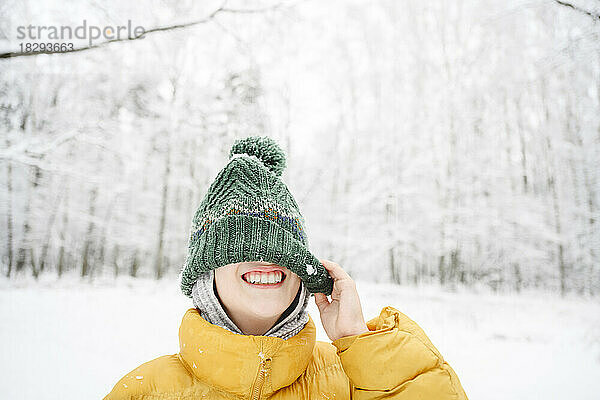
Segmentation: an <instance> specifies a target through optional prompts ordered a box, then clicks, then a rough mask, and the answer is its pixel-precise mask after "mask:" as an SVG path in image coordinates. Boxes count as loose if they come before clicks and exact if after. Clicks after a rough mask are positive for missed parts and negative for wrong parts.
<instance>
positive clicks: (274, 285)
mask: <svg viewBox="0 0 600 400" xmlns="http://www.w3.org/2000/svg"><path fill="white" fill-rule="evenodd" d="M241 279H242V281H243V282H244V283H245V284H246V285H248V286H252V287H253V288H256V289H276V288H278V287H280V286H281V285H283V282H285V279H283V280H282V281H281V282H278V283H262V284H254V283H250V282H246V280H245V279H244V278H241Z"/></svg>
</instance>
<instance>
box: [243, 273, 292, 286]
mask: <svg viewBox="0 0 600 400" xmlns="http://www.w3.org/2000/svg"><path fill="white" fill-rule="evenodd" d="M285 278H286V274H285V273H284V272H283V271H281V270H274V271H248V272H246V273H245V274H244V275H242V280H243V281H244V282H246V283H247V284H248V285H251V286H253V287H255V288H265V289H267V288H277V287H280V286H281V285H282V284H283V282H285Z"/></svg>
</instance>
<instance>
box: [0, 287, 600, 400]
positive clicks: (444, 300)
mask: <svg viewBox="0 0 600 400" xmlns="http://www.w3.org/2000/svg"><path fill="white" fill-rule="evenodd" d="M20 286H21V287H15V283H14V282H11V283H7V282H6V281H0V355H1V360H0V361H1V362H0V393H2V398H6V399H11V400H18V399H32V398H43V399H45V400H51V399H61V400H69V399H84V398H85V399H88V398H95V399H97V398H102V397H103V396H104V395H106V394H107V393H108V392H109V391H110V389H111V388H112V387H113V386H114V385H115V384H116V382H117V381H118V380H119V379H120V378H121V377H123V376H124V375H125V374H127V373H129V372H130V371H132V370H133V369H134V368H136V367H138V366H139V365H140V364H142V363H143V362H146V361H149V360H151V359H154V358H156V357H159V356H161V355H165V354H174V353H176V352H177V351H178V343H179V339H178V336H177V333H178V329H179V324H180V322H181V318H182V317H183V314H184V312H185V311H186V310H187V309H188V308H190V307H192V302H191V300H190V299H188V298H187V297H185V296H183V295H182V294H180V293H179V292H178V288H177V284H176V279H175V278H173V279H172V280H169V279H165V280H164V281H162V282H159V283H156V282H153V281H129V280H119V281H118V282H117V283H116V284H112V283H111V284H110V285H108V284H100V283H95V284H93V285H89V284H81V283H77V282H73V281H72V280H68V279H65V280H64V281H63V282H57V283H55V282H47V283H40V284H37V285H35V286H33V285H31V284H30V283H26V284H23V285H20ZM357 288H358V290H359V293H360V299H361V303H362V306H363V313H364V315H365V318H366V319H367V320H369V319H371V318H373V317H375V316H377V315H378V314H379V312H380V311H381V309H382V308H383V307H384V306H393V307H395V308H397V309H398V310H400V311H402V312H404V313H405V314H407V315H408V316H409V317H411V318H412V319H413V320H415V321H416V322H417V323H419V324H420V326H421V327H422V328H423V329H424V330H425V332H426V333H427V334H428V335H429V337H430V339H431V340H432V342H433V343H434V344H435V345H436V346H437V348H438V349H439V350H440V351H441V353H442V354H443V355H444V357H445V358H446V360H447V361H448V362H449V363H450V365H452V367H453V368H454V369H455V370H456V372H457V374H458V376H459V377H460V379H461V381H462V383H463V386H464V388H465V390H466V392H467V395H468V396H469V399H470V400H477V399H483V400H500V399H501V400H505V399H511V400H517V399H523V400H534V399H544V400H546V399H561V398H568V399H570V400H571V399H597V398H598V397H597V394H598V393H600V304H598V302H597V301H588V300H582V299H577V298H567V299H559V298H556V297H553V296H551V295H546V294H540V293H529V294H523V295H521V296H516V295H493V294H490V293H469V292H464V293H448V292H443V291H440V290H439V289H437V288H431V287H430V288H423V289H416V288H407V287H399V286H394V285H388V284H385V285H376V284H371V283H366V282H361V281H357ZM309 310H310V314H311V316H312V318H313V320H314V322H315V324H316V325H317V328H318V332H317V339H318V340H323V341H327V342H329V339H328V338H327V335H326V334H325V332H324V331H323V329H322V326H321V325H320V317H319V312H318V310H317V308H316V307H315V305H314V303H313V302H311V303H310V309H309ZM136 378H138V379H139V378H140V376H136ZM32 381H35V384H34V385H32V384H31V382H32Z"/></svg>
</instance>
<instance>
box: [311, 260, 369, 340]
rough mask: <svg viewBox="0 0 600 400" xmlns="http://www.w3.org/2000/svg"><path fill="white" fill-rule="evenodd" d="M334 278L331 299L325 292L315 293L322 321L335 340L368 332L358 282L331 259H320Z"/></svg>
mask: <svg viewBox="0 0 600 400" xmlns="http://www.w3.org/2000/svg"><path fill="white" fill-rule="evenodd" d="M319 261H321V263H322V264H323V265H324V266H325V269H327V271H328V272H329V275H330V276H331V277H332V278H333V291H332V292H331V301H330V300H329V299H328V298H327V296H325V295H324V294H323V293H315V304H316V305H317V307H318V308H319V313H320V314H321V323H322V324H323V328H325V332H326V333H327V336H328V337H329V339H330V340H331V341H332V342H333V341H335V340H337V339H339V338H342V337H345V336H352V335H358V334H360V333H363V332H368V331H369V328H367V324H366V323H365V319H364V317H363V313H362V308H361V305H360V299H359V298H358V292H357V291H356V284H355V283H354V281H353V280H352V278H351V277H350V275H348V274H347V273H346V271H344V270H343V269H342V267H340V266H339V265H337V264H336V263H334V262H331V261H329V260H319Z"/></svg>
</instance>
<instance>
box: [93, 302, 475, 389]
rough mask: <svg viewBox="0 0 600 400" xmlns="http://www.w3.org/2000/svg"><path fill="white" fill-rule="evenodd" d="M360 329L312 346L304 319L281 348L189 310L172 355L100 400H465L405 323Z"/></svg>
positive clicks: (389, 320)
mask: <svg viewBox="0 0 600 400" xmlns="http://www.w3.org/2000/svg"><path fill="white" fill-rule="evenodd" d="M367 327H368V328H369V332H364V333H361V334H360V335H353V336H346V337H343V338H340V339H337V340H335V341H334V342H333V343H326V342H320V341H319V342H317V341H316V329H315V324H314V322H313V320H312V318H310V317H309V321H308V322H307V323H306V325H305V326H304V328H303V329H302V330H301V331H300V332H299V333H298V334H296V335H295V336H294V337H292V338H290V339H288V340H284V339H281V338H278V337H270V336H253V335H239V334H235V333H232V332H230V331H228V330H226V329H224V328H222V327H220V326H217V325H213V324H211V323H209V322H207V321H206V320H204V319H203V318H202V317H201V316H200V314H199V313H198V311H197V310H196V309H195V308H190V309H189V310H187V312H186V313H185V315H184V317H183V320H182V323H181V326H180V328H179V346H180V351H179V353H177V354H171V355H165V356H162V357H159V358H156V359H154V360H152V361H149V362H147V363H144V364H142V365H140V366H139V367H138V368H136V369H134V370H133V371H131V372H129V373H128V374H127V375H125V376H124V377H123V378H121V380H119V381H118V382H117V384H116V385H115V386H114V388H113V389H112V391H111V392H110V393H109V394H108V395H107V396H106V397H105V398H104V400H121V399H139V400H141V399H144V400H159V399H160V400H167V399H173V400H174V399H186V400H187V399H189V400H192V399H273V400H277V399H329V400H332V399H336V400H342V399H344V400H345V399H361V400H366V399H398V400H409V399H432V400H446V399H448V400H449V399H458V400H466V399H467V396H466V395H465V392H464V390H463V388H462V386H461V384H460V381H459V380H458V377H457V376H456V374H455V373H454V371H453V370H452V368H451V367H450V366H449V365H448V364H447V363H446V362H445V361H444V359H443V358H442V356H441V355H440V353H439V352H438V351H437V349H436V348H435V347H434V346H433V344H431V342H430V341H429V339H428V338H427V336H426V335H425V333H424V332H423V331H422V330H421V328H419V326H418V325H417V324H416V323H415V322H413V321H412V320H410V319H409V318H408V317H407V316H405V315H404V314H402V313H401V312H399V311H398V310H396V309H395V308H393V307H384V308H383V309H382V310H381V313H380V315H379V316H378V317H376V318H373V319H372V320H370V321H368V322H367Z"/></svg>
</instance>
